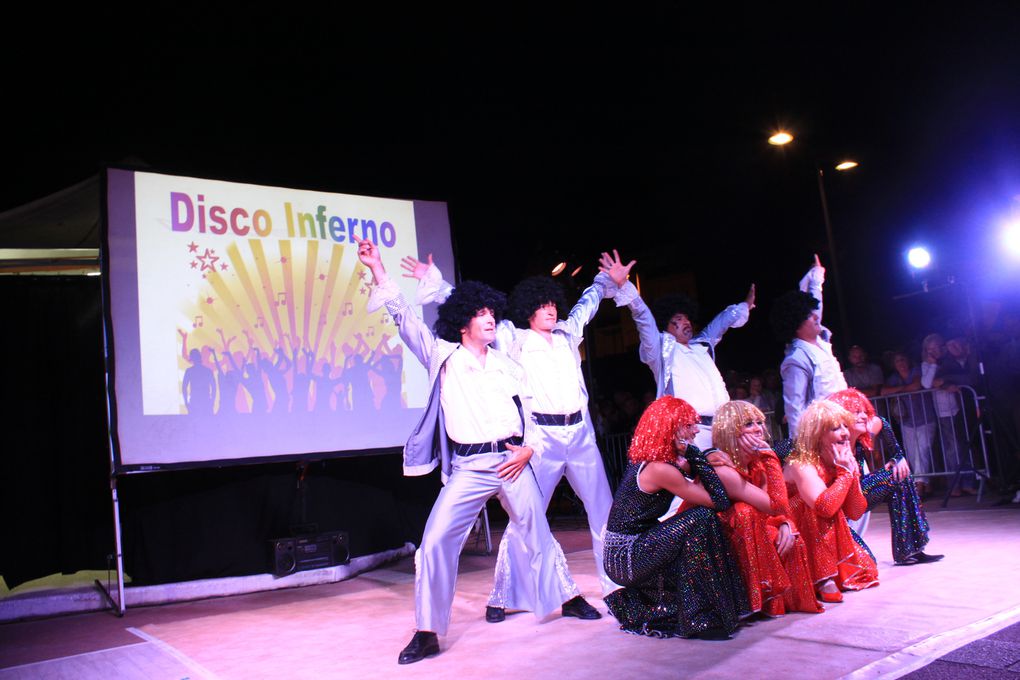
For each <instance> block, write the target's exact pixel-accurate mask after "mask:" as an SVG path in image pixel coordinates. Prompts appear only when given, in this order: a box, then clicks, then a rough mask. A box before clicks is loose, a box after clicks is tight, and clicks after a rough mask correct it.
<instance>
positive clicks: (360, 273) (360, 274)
mask: <svg viewBox="0 0 1020 680" xmlns="http://www.w3.org/2000/svg"><path fill="white" fill-rule="evenodd" d="M358 278H359V279H361V280H362V281H364V280H365V270H364V269H362V270H360V271H359V272H358Z"/></svg>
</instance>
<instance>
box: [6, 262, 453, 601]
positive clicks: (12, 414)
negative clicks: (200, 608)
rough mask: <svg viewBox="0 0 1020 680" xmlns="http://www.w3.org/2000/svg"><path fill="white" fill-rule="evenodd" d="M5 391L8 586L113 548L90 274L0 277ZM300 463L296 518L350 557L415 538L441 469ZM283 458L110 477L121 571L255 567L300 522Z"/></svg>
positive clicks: (385, 458)
mask: <svg viewBox="0 0 1020 680" xmlns="http://www.w3.org/2000/svg"><path fill="white" fill-rule="evenodd" d="M0 295H2V296H3V299H4V301H5V303H6V304H7V306H8V310H9V316H8V322H7V327H6V329H5V332H4V333H3V340H2V345H0V347H2V356H3V357H4V365H5V367H6V370H7V374H8V376H9V378H10V379H9V380H8V382H7V385H8V386H9V387H11V391H10V393H9V397H8V399H6V400H5V402H6V406H4V412H5V415H6V416H7V417H5V425H6V427H5V430H6V435H7V440H8V445H7V447H6V451H5V453H6V455H5V456H4V462H3V475H2V482H0V483H2V493H0V511H2V514H0V517H2V521H0V541H2V544H3V545H4V546H5V548H4V550H3V551H0V575H2V576H3V577H4V580H5V581H6V583H7V585H8V587H11V588H13V587H15V586H17V585H19V584H21V583H24V582H25V581H29V580H32V579H35V578H39V577H42V576H47V575H50V574H54V573H73V572H75V571H80V570H85V569H105V568H106V567H107V566H108V564H110V565H112V563H111V562H108V558H107V556H108V555H110V554H112V553H113V550H114V544H113V510H112V505H111V500H110V491H109V453H108V444H107V441H108V438H107V422H106V406H105V384H104V373H103V356H102V330H101V329H102V311H101V302H100V281H99V279H98V277H96V278H86V277H15V276H9V277H0ZM343 455H344V456H345V457H343V458H331V459H325V460H320V461H311V462H308V470H307V473H306V475H305V480H304V489H305V491H304V497H305V501H304V513H305V514H304V521H305V523H312V524H315V525H317V528H318V530H319V531H328V530H345V531H348V532H349V533H350V537H351V554H352V556H358V555H364V554H368V553H373V552H378V551H380V550H385V549H389V548H395V547H399V546H401V545H403V544H404V543H405V542H406V541H410V542H413V543H415V544H417V543H418V542H419V540H420V538H421V534H422V531H423V529H424V526H425V520H426V518H427V517H428V512H429V509H430V508H431V505H432V502H433V501H434V499H435V496H436V494H437V493H438V491H439V487H440V483H439V475H438V473H437V472H433V473H432V474H431V475H428V476H426V477H420V478H405V477H403V474H402V470H401V459H400V455H399V453H390V454H384V455H372V456H365V455H360V456H359V455H358V453H357V452H345V453H344V454H343ZM297 479H298V470H297V466H296V464H295V463H273V464H264V465H249V466H236V467H225V468H200V469H192V470H180V471H168V472H157V473H149V474H138V475H129V476H125V477H121V478H120V479H119V480H118V488H119V490H120V498H121V519H122V525H123V529H124V536H123V538H124V555H125V571H126V572H127V574H128V575H129V576H130V577H131V579H132V582H133V583H135V584H154V583H167V582H175V581H187V580H192V579H198V578H212V577H222V576H238V575H245V574H256V573H265V572H267V571H269V570H270V568H271V565H270V561H269V543H268V542H269V540H271V539H273V538H281V537H284V536H289V535H290V531H291V528H292V527H293V526H295V525H296V524H298V523H299V522H300V520H301V519H302V515H301V513H302V504H301V502H300V497H299V496H298V493H297Z"/></svg>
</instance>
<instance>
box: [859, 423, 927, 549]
mask: <svg viewBox="0 0 1020 680" xmlns="http://www.w3.org/2000/svg"><path fill="white" fill-rule="evenodd" d="M878 436H879V437H880V438H881V439H882V447H883V449H884V450H885V452H886V455H888V453H889V452H890V451H891V452H894V453H893V456H892V458H891V459H890V460H892V461H895V462H899V461H900V460H902V459H903V449H902V448H901V447H900V443H899V442H898V441H896V435H895V434H893V431H892V426H891V425H890V424H889V422H888V421H887V420H885V419H884V418H883V419H882V431H881V432H880V433H879V434H878ZM866 452H867V449H865V448H864V447H863V446H862V445H861V444H860V442H858V443H857V447H856V449H855V453H856V455H857V464H858V465H860V466H861V490H862V491H863V492H864V497H865V498H867V499H868V510H872V509H874V508H875V507H876V506H878V504H879V503H888V505H889V524H890V526H891V528H892V554H893V560H894V561H896V562H905V561H906V560H908V559H909V558H910V557H911V556H912V555H916V554H917V553H919V552H921V551H922V550H924V546H925V545H927V544H928V518H927V517H926V516H925V514H924V508H923V507H921V499H920V498H918V497H917V489H916V488H915V487H914V476H913V475H907V477H906V479H904V480H903V481H900V482H897V481H896V480H895V479H893V473H892V470H886V469H885V468H884V467H883V468H879V469H878V470H876V471H875V472H871V473H869V474H864V458H865V455H866ZM854 535H855V536H856V534H854Z"/></svg>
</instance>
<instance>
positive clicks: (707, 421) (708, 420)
mask: <svg viewBox="0 0 1020 680" xmlns="http://www.w3.org/2000/svg"><path fill="white" fill-rule="evenodd" d="M698 418H700V419H701V421H700V422H701V424H702V425H711V424H712V416H698Z"/></svg>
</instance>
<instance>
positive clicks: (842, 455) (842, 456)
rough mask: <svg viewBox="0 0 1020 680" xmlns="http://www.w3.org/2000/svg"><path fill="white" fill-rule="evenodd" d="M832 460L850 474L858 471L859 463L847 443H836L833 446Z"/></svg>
mask: <svg viewBox="0 0 1020 680" xmlns="http://www.w3.org/2000/svg"><path fill="white" fill-rule="evenodd" d="M832 458H833V462H834V463H835V464H836V465H838V466H840V467H842V468H846V469H847V470H848V471H850V472H853V471H854V470H856V469H857V461H856V460H855V459H854V454H853V452H851V451H850V445H849V444H847V443H846V442H836V443H835V444H833V445H832Z"/></svg>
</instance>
